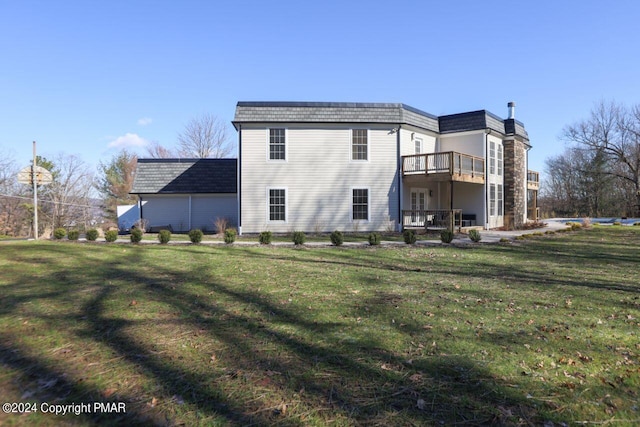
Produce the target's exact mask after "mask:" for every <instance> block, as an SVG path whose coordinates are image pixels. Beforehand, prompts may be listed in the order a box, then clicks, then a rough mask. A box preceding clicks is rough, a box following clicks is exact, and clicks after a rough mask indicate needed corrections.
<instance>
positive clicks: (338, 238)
mask: <svg viewBox="0 0 640 427" xmlns="http://www.w3.org/2000/svg"><path fill="white" fill-rule="evenodd" d="M329 238H330V239H331V243H332V244H333V245H335V246H341V245H342V244H343V243H344V236H343V235H342V232H341V231H338V230H335V231H334V232H332V233H331V235H330V236H329Z"/></svg>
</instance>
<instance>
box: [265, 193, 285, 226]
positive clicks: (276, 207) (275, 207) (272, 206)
mask: <svg viewBox="0 0 640 427" xmlns="http://www.w3.org/2000/svg"><path fill="white" fill-rule="evenodd" d="M268 199H269V200H268V201H267V202H268V205H269V214H268V218H269V221H282V222H284V221H286V220H287V190H286V189H284V188H269V190H268Z"/></svg>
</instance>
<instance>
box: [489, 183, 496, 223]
mask: <svg viewBox="0 0 640 427" xmlns="http://www.w3.org/2000/svg"><path fill="white" fill-rule="evenodd" d="M495 214H496V185H495V184H489V215H490V216H494V215H495Z"/></svg>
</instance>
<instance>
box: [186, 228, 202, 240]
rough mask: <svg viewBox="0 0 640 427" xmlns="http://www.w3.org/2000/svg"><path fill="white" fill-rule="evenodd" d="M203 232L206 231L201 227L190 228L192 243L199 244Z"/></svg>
mask: <svg viewBox="0 0 640 427" xmlns="http://www.w3.org/2000/svg"><path fill="white" fill-rule="evenodd" d="M203 234H204V233H203V232H202V230H200V229H199V228H194V229H192V230H189V240H191V243H194V244H198V243H200V242H202V236H203Z"/></svg>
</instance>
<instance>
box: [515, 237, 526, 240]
mask: <svg viewBox="0 0 640 427" xmlns="http://www.w3.org/2000/svg"><path fill="white" fill-rule="evenodd" d="M515 239H516V240H525V239H526V237H524V236H516V237H515Z"/></svg>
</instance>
